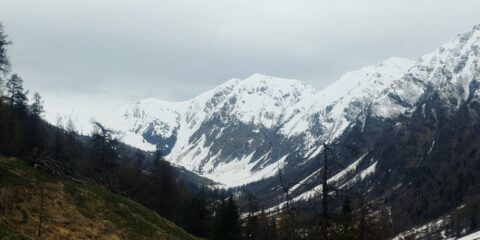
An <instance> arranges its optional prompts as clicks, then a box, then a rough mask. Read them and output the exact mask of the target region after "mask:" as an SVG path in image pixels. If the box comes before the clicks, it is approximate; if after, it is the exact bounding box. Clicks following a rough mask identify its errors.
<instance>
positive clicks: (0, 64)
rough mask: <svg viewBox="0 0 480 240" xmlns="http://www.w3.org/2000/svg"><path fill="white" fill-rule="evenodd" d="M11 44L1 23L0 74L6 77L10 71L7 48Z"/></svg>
mask: <svg viewBox="0 0 480 240" xmlns="http://www.w3.org/2000/svg"><path fill="white" fill-rule="evenodd" d="M10 44H11V42H10V41H9V40H8V36H7V35H6V34H5V32H4V30H3V25H2V24H1V23H0V73H1V74H3V75H5V74H6V73H8V72H9V71H10V60H9V59H8V55H7V46H8V45H10Z"/></svg>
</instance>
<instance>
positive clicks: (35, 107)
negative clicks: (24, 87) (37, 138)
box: [30, 92, 45, 117]
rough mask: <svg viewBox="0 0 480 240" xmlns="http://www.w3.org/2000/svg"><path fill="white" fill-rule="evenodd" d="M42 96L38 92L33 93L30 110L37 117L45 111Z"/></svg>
mask: <svg viewBox="0 0 480 240" xmlns="http://www.w3.org/2000/svg"><path fill="white" fill-rule="evenodd" d="M44 111H45V110H44V108H43V100H42V96H40V94H39V93H38V92H35V93H34V94H33V103H32V105H31V106H30V112H31V113H32V114H33V115H34V116H37V117H40V116H41V115H42V113H43V112H44Z"/></svg>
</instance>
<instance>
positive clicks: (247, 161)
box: [99, 58, 413, 186]
mask: <svg viewBox="0 0 480 240" xmlns="http://www.w3.org/2000/svg"><path fill="white" fill-rule="evenodd" d="M412 65H413V61H410V60H407V59H401V58H391V59H388V60H386V61H384V62H381V63H379V64H376V65H373V66H368V67H364V68H362V69H360V70H357V71H353V72H349V73H347V74H345V75H344V76H342V77H341V78H340V79H339V80H338V81H337V82H335V83H334V84H332V85H331V86H329V87H327V88H325V89H323V90H321V91H318V90H316V89H315V88H314V87H312V86H311V85H309V84H307V83H305V82H302V81H298V80H293V79H282V78H277V77H270V76H266V75H262V74H253V75H252V76H250V77H248V78H246V79H243V80H238V79H234V80H230V81H228V82H226V83H224V84H222V85H220V86H218V87H216V88H214V89H212V90H210V91H208V92H206V93H203V94H201V95H199V96H197V97H195V98H193V99H191V100H189V101H185V102H166V101H162V100H157V99H145V100H142V101H138V102H136V103H134V104H130V105H127V106H124V107H121V108H119V109H117V110H115V111H113V112H112V113H110V114H108V116H104V117H101V118H99V119H100V121H102V122H103V123H105V124H106V125H107V126H110V127H112V128H115V129H118V130H123V131H124V138H123V140H124V141H125V142H126V143H128V144H131V145H133V146H136V147H139V148H141V149H144V150H150V151H151V150H154V149H155V148H156V147H159V148H160V149H162V151H163V153H164V154H165V155H166V158H167V159H168V160H169V161H171V162H173V163H175V164H178V165H181V166H184V167H186V168H187V169H189V170H192V171H195V172H197V173H200V174H202V175H204V176H207V177H209V178H211V179H213V180H215V181H218V182H220V183H223V184H225V185H227V186H238V185H242V184H246V183H249V182H253V181H257V180H260V179H262V178H267V177H270V176H272V175H273V174H275V172H276V169H277V168H278V167H279V166H283V164H285V163H286V162H291V161H295V162H298V158H299V157H300V158H301V161H308V160H309V159H311V158H313V157H314V156H315V154H316V153H318V151H319V150H320V149H319V148H318V146H319V144H320V143H322V142H324V141H333V140H334V139H335V138H337V137H338V136H339V135H341V134H342V132H343V131H344V130H345V129H346V128H347V127H348V126H350V125H352V124H354V123H355V122H357V121H363V120H362V119H364V118H365V114H362V113H363V112H365V109H366V108H368V107H369V106H370V105H371V104H372V102H374V101H375V100H376V99H377V98H378V97H379V96H380V95H381V93H383V92H385V91H387V90H388V88H389V86H390V85H391V84H392V83H393V82H394V80H395V79H398V78H400V77H401V76H403V75H404V74H405V73H406V71H407V70H408V69H409V68H410V67H411V66H412ZM378 114H379V115H382V116H383V115H388V114H391V113H388V112H387V111H386V110H385V109H381V108H380V107H378Z"/></svg>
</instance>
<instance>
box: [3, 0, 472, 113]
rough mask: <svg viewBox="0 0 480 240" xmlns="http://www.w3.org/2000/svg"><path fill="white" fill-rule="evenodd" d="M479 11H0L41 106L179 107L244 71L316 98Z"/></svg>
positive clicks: (145, 1) (432, 5)
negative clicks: (316, 92)
mask: <svg viewBox="0 0 480 240" xmlns="http://www.w3.org/2000/svg"><path fill="white" fill-rule="evenodd" d="M478 9H480V1H472V0H455V1H454V0H451V1H438V0H429V1H427V0H393V1H384V0H383V1H382V0H363V1H360V0H348V1H347V0H344V1H327V0H324V1H319V0H299V1H287V0H265V1H258V0H242V1H231V0H208V1H196V0H175V1H173V0H172V1H158V0H138V1H126V0H82V1H80V0H42V1H38V0H0V21H1V22H3V24H4V25H5V27H6V30H7V33H8V34H9V35H10V37H11V39H12V40H13V41H14V42H15V44H14V45H13V46H12V47H11V48H10V55H11V57H12V62H13V69H14V70H15V71H17V72H19V73H20V74H21V75H22V76H24V78H25V81H26V83H27V87H29V88H30V89H32V90H38V91H40V92H42V93H44V95H46V96H47V98H48V99H51V100H52V101H59V100H58V99H61V96H66V95H69V96H70V98H71V96H78V97H82V98H89V96H92V98H94V99H99V96H101V97H103V99H115V100H112V101H111V102H115V103H119V102H125V101H132V100H134V99H139V98H144V97H157V98H162V99H166V100H186V99H188V98H191V97H193V96H195V95H197V94H199V93H201V92H202V91H205V90H207V89H210V88H212V87H214V86H216V85H218V84H220V83H222V82H224V81H226V80H228V79H230V78H244V77H246V76H248V75H250V74H251V73H254V72H260V73H264V74H268V75H274V76H280V77H288V78H297V79H301V80H304V81H307V82H309V83H311V84H312V85H315V86H317V87H319V88H321V87H324V86H326V85H327V84H328V83H330V82H332V81H334V80H336V79H338V77H340V76H341V75H342V74H343V73H344V72H346V71H350V70H354V69H356V68H359V67H362V66H365V65H369V64H374V63H376V62H379V61H382V60H384V59H386V58H389V57H391V56H399V57H407V58H412V59H416V58H418V57H420V56H421V55H422V54H424V53H427V52H429V51H431V50H433V49H434V48H436V47H438V46H439V45H440V44H442V43H444V42H446V41H448V40H449V39H451V38H452V37H454V36H455V34H457V33H460V32H464V31H468V30H469V29H470V28H471V27H472V26H473V25H474V24H478V23H480V15H479V14H478ZM93 96H94V97H93ZM54 99H57V100H54ZM106 102H108V101H107V100H106ZM62 104H63V105H65V106H66V108H71V106H69V105H68V103H66V102H65V103H62ZM62 104H60V103H58V102H55V103H52V105H55V106H57V108H60V107H61V106H62ZM105 104H108V103H105ZM57 108H53V107H52V108H51V109H57ZM53 111H54V112H55V111H60V110H53Z"/></svg>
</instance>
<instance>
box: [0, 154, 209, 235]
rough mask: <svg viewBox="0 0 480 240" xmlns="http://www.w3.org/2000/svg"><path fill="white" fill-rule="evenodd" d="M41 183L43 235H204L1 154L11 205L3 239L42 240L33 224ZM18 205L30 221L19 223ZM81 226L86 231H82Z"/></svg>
mask: <svg viewBox="0 0 480 240" xmlns="http://www.w3.org/2000/svg"><path fill="white" fill-rule="evenodd" d="M38 185H40V186H42V187H43V188H44V190H43V191H44V192H45V194H46V196H47V199H49V200H48V203H49V205H48V206H46V208H47V210H46V211H47V214H48V219H47V220H46V221H45V227H44V228H45V231H44V232H45V235H46V237H45V238H43V239H48V236H50V237H56V236H60V235H61V234H64V235H62V236H67V237H68V239H83V238H91V239H97V235H96V234H99V235H100V234H101V235H102V236H103V239H110V238H113V239H115V237H116V238H117V239H185V240H196V239H200V238H197V237H194V236H192V235H190V234H188V233H187V232H185V231H184V230H183V229H181V228H180V227H178V226H176V225H175V224H174V223H172V222H170V221H168V220H167V219H165V218H163V217H161V216H159V215H158V214H156V213H155V212H153V211H151V210H149V209H147V208H145V207H143V206H142V205H140V204H138V203H136V202H134V201H131V200H129V199H126V198H124V197H122V196H120V195H117V194H114V193H112V192H110V191H108V190H106V189H104V188H102V187H99V186H95V185H92V184H87V183H80V182H74V181H70V180H66V179H62V178H59V177H55V176H52V175H49V174H46V173H44V172H42V171H39V170H37V169H34V168H33V167H30V166H27V165H26V164H24V163H23V162H22V161H20V160H17V159H13V158H1V157H0V204H2V203H3V204H4V205H6V206H7V207H4V208H3V209H2V207H1V206H0V214H2V211H3V213H4V216H3V217H1V218H0V240H3V239H26V238H21V237H20V236H21V235H25V236H29V237H32V238H35V239H37V238H36V236H35V235H34V233H35V228H34V226H36V225H38V224H37V223H36V222H35V221H37V222H38V220H37V219H38V217H36V216H37V215H38V202H39V201H38V195H39V194H38V191H39V190H38ZM17 208H18V209H22V211H21V214H23V216H27V217H24V218H26V220H24V221H26V222H27V223H25V224H23V223H22V224H19V223H18V220H17V219H18V216H19V215H20V216H22V215H21V214H19V212H15V209H17ZM97 226H98V227H97ZM82 231H84V232H85V235H81V234H82V233H81V232H82ZM20 234H21V235H20ZM68 234H71V235H68ZM72 234H73V235H72ZM79 234H80V235H79ZM109 234H110V235H109ZM109 236H115V237H109ZM67 237H65V238H67ZM99 238H100V237H99Z"/></svg>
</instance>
